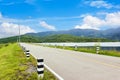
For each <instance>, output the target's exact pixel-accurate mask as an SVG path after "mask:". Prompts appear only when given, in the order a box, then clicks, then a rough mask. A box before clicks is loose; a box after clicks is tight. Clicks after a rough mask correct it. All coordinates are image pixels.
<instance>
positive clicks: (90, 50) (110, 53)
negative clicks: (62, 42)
mask: <svg viewBox="0 0 120 80" xmlns="http://www.w3.org/2000/svg"><path fill="white" fill-rule="evenodd" d="M41 46H46V45H41ZM47 47H53V48H60V49H66V50H74V51H80V52H87V53H93V54H96V47H89V48H86V47H78V48H77V49H76V50H75V47H69V46H64V47H63V46H47ZM99 54H100V55H108V56H115V57H120V51H116V50H100V51H99Z"/></svg>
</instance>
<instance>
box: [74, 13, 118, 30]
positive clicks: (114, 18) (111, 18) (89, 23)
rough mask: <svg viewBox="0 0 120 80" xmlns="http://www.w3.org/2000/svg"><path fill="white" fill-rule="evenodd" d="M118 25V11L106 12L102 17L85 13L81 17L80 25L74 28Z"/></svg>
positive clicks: (98, 27)
mask: <svg viewBox="0 0 120 80" xmlns="http://www.w3.org/2000/svg"><path fill="white" fill-rule="evenodd" d="M104 26H105V27H109V28H110V27H113V28H114V27H120V12H115V13H108V14H106V16H105V18H104V19H100V18H98V17H94V16H91V15H87V16H85V17H84V18H83V23H82V24H81V25H76V26H75V28H77V29H78V28H79V29H97V30H99V29H100V28H101V27H104Z"/></svg>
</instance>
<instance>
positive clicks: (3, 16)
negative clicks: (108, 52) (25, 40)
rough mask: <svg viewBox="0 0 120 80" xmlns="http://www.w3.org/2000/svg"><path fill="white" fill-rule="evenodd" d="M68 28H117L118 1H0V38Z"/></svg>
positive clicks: (118, 18)
mask: <svg viewBox="0 0 120 80" xmlns="http://www.w3.org/2000/svg"><path fill="white" fill-rule="evenodd" d="M19 27H20V31H21V34H25V33H31V32H35V33H37V32H43V31H58V30H70V29H95V30H106V29H109V28H117V27H120V0H0V38H3V37H9V36H14V35H18V34H19Z"/></svg>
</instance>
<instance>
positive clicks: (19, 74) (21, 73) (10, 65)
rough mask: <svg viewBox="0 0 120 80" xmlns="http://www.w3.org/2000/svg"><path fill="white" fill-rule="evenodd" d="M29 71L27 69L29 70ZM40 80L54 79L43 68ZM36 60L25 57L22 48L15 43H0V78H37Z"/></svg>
mask: <svg viewBox="0 0 120 80" xmlns="http://www.w3.org/2000/svg"><path fill="white" fill-rule="evenodd" d="M31 68H32V69H33V70H32V71H31V72H30V71H29V69H30V70H31ZM44 74H45V75H44V78H43V79H41V80H56V78H55V77H54V76H53V75H52V74H51V73H50V72H49V71H47V70H46V69H45V73H44ZM37 78H38V77H37V73H36V60H35V59H34V58H33V57H32V56H30V59H26V56H25V54H24V53H23V51H22V49H21V48H20V47H19V46H18V45H17V44H16V43H14V44H0V80H37Z"/></svg>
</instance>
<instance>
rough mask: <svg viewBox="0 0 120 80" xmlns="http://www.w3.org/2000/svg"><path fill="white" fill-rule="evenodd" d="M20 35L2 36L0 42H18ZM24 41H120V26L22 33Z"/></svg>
mask: <svg viewBox="0 0 120 80" xmlns="http://www.w3.org/2000/svg"><path fill="white" fill-rule="evenodd" d="M17 40H18V36H13V37H8V38H2V39H0V43H8V42H16V41H17ZM21 41H22V42H38V43H39V42H98V41H99V42H111V41H120V28H113V29H108V30H92V29H72V30H66V31H47V32H39V33H27V34H25V35H21Z"/></svg>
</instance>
